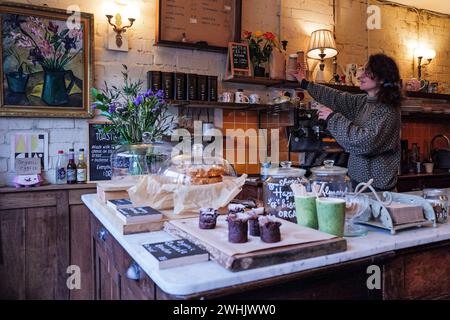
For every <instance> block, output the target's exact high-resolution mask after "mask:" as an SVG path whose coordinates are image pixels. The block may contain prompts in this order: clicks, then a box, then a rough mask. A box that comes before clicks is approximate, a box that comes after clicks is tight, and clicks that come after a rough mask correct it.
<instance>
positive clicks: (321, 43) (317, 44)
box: [306, 29, 338, 82]
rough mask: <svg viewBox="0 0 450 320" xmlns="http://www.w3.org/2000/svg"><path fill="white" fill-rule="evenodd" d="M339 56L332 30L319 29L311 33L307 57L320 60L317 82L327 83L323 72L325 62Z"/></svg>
mask: <svg viewBox="0 0 450 320" xmlns="http://www.w3.org/2000/svg"><path fill="white" fill-rule="evenodd" d="M337 54H338V51H337V49H336V42H335V41H334V37H333V33H332V32H331V31H330V30H327V29H319V30H316V31H313V32H312V33H311V39H310V41H309V47H308V52H307V53H306V55H307V57H308V58H311V59H317V60H320V65H319V70H318V71H317V74H316V78H315V81H316V82H326V81H325V76H324V72H323V70H324V68H325V63H324V60H325V59H329V58H333V57H334V56H336V55H337Z"/></svg>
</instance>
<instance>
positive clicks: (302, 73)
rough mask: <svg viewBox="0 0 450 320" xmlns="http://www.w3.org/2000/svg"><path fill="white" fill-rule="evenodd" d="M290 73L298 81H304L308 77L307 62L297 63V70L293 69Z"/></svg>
mask: <svg viewBox="0 0 450 320" xmlns="http://www.w3.org/2000/svg"><path fill="white" fill-rule="evenodd" d="M289 74H290V75H291V76H293V77H295V79H297V81H298V82H302V80H303V79H305V78H306V66H305V63H301V62H300V63H298V64H297V71H291V72H289Z"/></svg>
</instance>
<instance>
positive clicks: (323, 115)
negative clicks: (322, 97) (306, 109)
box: [317, 106, 333, 120]
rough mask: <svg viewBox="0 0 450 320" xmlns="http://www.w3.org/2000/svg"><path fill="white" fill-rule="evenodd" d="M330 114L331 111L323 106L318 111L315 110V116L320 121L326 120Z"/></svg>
mask: <svg viewBox="0 0 450 320" xmlns="http://www.w3.org/2000/svg"><path fill="white" fill-rule="evenodd" d="M332 112H333V110H331V109H330V108H327V107H325V106H322V107H320V108H319V109H317V115H318V117H319V119H320V120H327V118H328V117H329V116H330V114H331V113H332Z"/></svg>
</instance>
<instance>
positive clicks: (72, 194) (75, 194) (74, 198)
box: [69, 188, 97, 205]
mask: <svg viewBox="0 0 450 320" xmlns="http://www.w3.org/2000/svg"><path fill="white" fill-rule="evenodd" d="M96 192H97V190H96V189H93V188H91V189H76V190H69V205H74V204H83V201H81V196H82V195H83V194H91V193H96Z"/></svg>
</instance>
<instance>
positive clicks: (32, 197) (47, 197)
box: [0, 191, 58, 210]
mask: <svg viewBox="0 0 450 320" xmlns="http://www.w3.org/2000/svg"><path fill="white" fill-rule="evenodd" d="M57 195H58V192H54V191H53V192H52V191H43V192H18V193H6V194H3V195H1V196H0V210H8V209H22V208H38V207H53V206H56V198H57Z"/></svg>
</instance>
